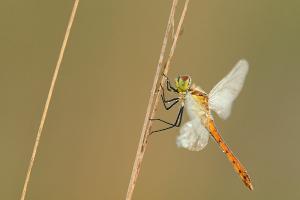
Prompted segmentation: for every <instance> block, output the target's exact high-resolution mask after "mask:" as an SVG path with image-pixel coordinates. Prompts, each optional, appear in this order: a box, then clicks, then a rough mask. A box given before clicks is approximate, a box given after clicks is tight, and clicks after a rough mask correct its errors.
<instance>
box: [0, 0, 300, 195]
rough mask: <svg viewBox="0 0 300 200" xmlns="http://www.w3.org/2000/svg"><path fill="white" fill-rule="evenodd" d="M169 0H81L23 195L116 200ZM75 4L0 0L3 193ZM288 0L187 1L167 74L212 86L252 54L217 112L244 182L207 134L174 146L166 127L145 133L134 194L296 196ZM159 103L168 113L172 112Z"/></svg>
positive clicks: (299, 4) (29, 141)
mask: <svg viewBox="0 0 300 200" xmlns="http://www.w3.org/2000/svg"><path fill="white" fill-rule="evenodd" d="M171 3H172V2H171V0H168V1H158V0H156V1H138V0H128V1H114V0H112V1H83V0H82V1H81V2H80V4H79V8H78V13H77V16H76V19H75V22H74V25H73V28H72V32H71V35H70V40H69V43H68V46H67V50H66V53H65V57H64V60H63V63H62V67H61V71H60V74H59V76H58V80H57V84H56V88H55V93H54V96H53V99H52V102H51V105H50V110H49V113H48V116H47V121H46V124H45V127H44V131H43V135H42V138H41V143H40V147H39V151H38V154H37V157H36V162H35V165H34V168H33V172H32V177H31V181H30V184H29V188H28V194H27V199H30V200H41V199H42V200H66V199H68V200H69V199H72V200H79V199H80V200H83V199H84V200H85V199H105V200H106V199H107V200H114V199H124V198H125V194H126V191H127V186H128V182H129V178H130V174H131V169H132V165H133V161H134V157H135V153H136V149H137V144H138V141H139V137H140V131H141V128H142V123H143V120H144V116H145V111H146V107H147V103H148V98H149V93H150V89H151V86H152V82H153V76H154V73H155V70H156V65H157V61H158V56H159V52H160V49H161V44H162V39H163V35H164V31H165V28H166V22H167V19H168V15H169V11H170V8H171ZM72 5H73V1H71V0H65V1H60V0H52V1H38V0H28V1H10V0H3V1H1V3H0V26H1V31H0V38H1V45H0V66H1V72H0V91H1V104H0V110H1V115H0V121H1V123H0V124H1V125H0V157H1V165H0V199H4V200H11V199H12V200H13V199H19V197H20V194H21V190H22V187H23V183H24V179H25V173H26V170H27V167H28V162H29V159H30V156H31V152H32V148H33V144H34V139H35V137H36V132H37V129H38V125H39V121H40V117H41V114H42V111H43V106H44V103H45V100H46V96H47V93H48V89H49V86H50V81H51V77H52V74H53V71H54V65H55V63H56V60H57V57H58V53H59V49H60V46H61V43H62V39H63V36H64V32H65V28H66V24H67V21H68V18H69V15H70V12H71V8H72ZM182 5H183V1H182V0H181V1H180V5H179V8H180V9H181V8H182ZM299 8H300V1H297V0H294V1H293V0H290V1H271V0H269V1H261V0H252V1H240V0H229V1H223V0H218V1H208V0H206V1H198V0H191V2H190V5H189V9H188V13H187V16H186V19H185V23H184V34H183V35H182V36H181V37H180V40H179V42H178V46H177V49H176V51H175V57H174V60H173V61H172V64H171V65H172V66H171V69H170V72H169V76H170V77H171V78H172V79H173V78H174V77H175V76H177V74H189V75H191V76H192V77H193V81H194V82H195V83H196V84H199V85H201V86H202V87H203V88H204V89H205V90H206V91H209V90H210V89H211V88H212V87H213V86H214V84H216V83H217V82H218V81H219V80H220V79H221V78H222V77H223V76H224V75H225V74H227V73H228V72H229V70H230V69H231V68H232V67H233V65H234V64H235V63H236V62H237V61H238V60H239V59H241V58H245V59H247V60H248V61H249V63H250V71H249V74H248V77H247V80H246V83H245V87H244V89H243V91H242V93H241V94H240V96H239V98H238V99H237V101H236V102H235V105H234V107H233V112H232V116H231V117H230V118H229V119H228V120H227V121H222V120H220V119H219V118H217V117H216V123H217V125H218V127H219V129H220V131H221V133H222V135H223V137H224V139H225V140H226V141H227V143H228V144H229V146H230V147H231V149H232V150H233V152H235V154H236V155H237V156H238V158H239V159H240V160H241V161H242V163H243V164H244V165H245V166H246V167H247V169H248V171H249V173H250V175H251V177H252V180H253V184H254V191H253V192H250V191H248V190H247V188H246V187H244V185H243V183H242V182H241V180H240V179H239V177H238V176H237V175H236V174H235V173H234V171H233V169H232V167H231V165H230V163H229V162H228V161H227V159H226V157H225V156H224V155H223V153H222V152H221V151H220V150H219V148H218V146H217V145H216V143H215V142H214V141H212V140H211V142H210V143H209V145H208V146H207V148H206V149H205V150H203V151H201V152H189V151H187V150H184V149H178V148H177V147H176V144H175V139H176V135H177V134H178V131H179V130H178V129H174V130H170V131H167V132H165V134H158V135H155V136H153V137H151V139H150V141H149V145H148V148H147V151H146V154H145V157H144V162H143V166H142V171H141V174H140V177H139V179H138V182H137V187H136V190H135V193H134V198H133V199H143V200H148V199H149V200H150V199H151V200H152V199H156V200H159V199H164V200H166V199H172V200H175V199H176V200H179V199H180V200H181V199H220V198H222V199H245V200H246V199H273V200H276V199H283V198H284V199H299V198H300V190H299V186H300V184H299V182H298V180H299V178H300V174H299V168H300V156H299V149H298V141H299V140H300V135H299V129H298V125H299V124H298V123H299V116H298V114H299V112H300V107H299V105H298V103H299V102H300V95H299V86H300V79H299V73H300V68H299V67H300V66H299V65H300V60H299V52H300V39H299V35H300V26H299V24H300V10H299ZM180 9H179V10H180ZM179 10H178V11H179ZM179 12H180V11H179ZM159 108H160V111H159V112H158V115H159V116H160V117H163V118H165V119H167V120H169V121H173V120H174V119H175V115H176V112H177V111H176V109H174V110H173V111H170V112H169V113H165V112H164V111H163V107H162V106H161V105H160V107H159ZM186 119H187V118H185V120H186ZM159 127H160V125H158V124H157V125H156V126H155V128H159Z"/></svg>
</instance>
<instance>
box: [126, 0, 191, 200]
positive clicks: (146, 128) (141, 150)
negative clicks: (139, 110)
mask: <svg viewBox="0 0 300 200" xmlns="http://www.w3.org/2000/svg"><path fill="white" fill-rule="evenodd" d="M177 3H178V0H173V4H172V8H171V12H170V15H169V20H168V24H167V30H166V33H165V36H164V40H163V45H162V49H161V53H160V57H159V61H158V65H157V70H156V74H155V76H154V81H153V85H152V89H151V93H150V98H149V102H148V107H147V112H146V116H145V120H144V124H143V129H142V132H141V137H140V141H139V145H138V149H137V153H136V157H135V161H134V165H133V169H132V173H131V178H130V181H129V185H128V190H127V195H126V200H131V199H132V195H133V191H134V188H135V185H136V181H137V178H138V175H139V172H140V169H141V164H142V161H143V157H144V154H145V150H146V146H147V141H148V136H149V133H150V130H151V126H152V122H151V121H150V120H149V119H150V118H154V115H155V112H156V110H157V105H158V101H159V97H160V87H158V86H159V84H158V83H160V84H163V83H164V81H165V79H164V78H163V76H161V71H162V63H163V60H164V55H165V50H166V46H167V42H168V38H169V36H170V31H171V29H172V37H173V43H172V46H171V50H170V53H169V56H168V59H167V62H166V65H165V66H164V68H163V72H164V74H167V73H168V70H169V66H170V62H171V59H172V57H173V55H174V51H175V48H176V44H177V41H178V37H179V35H180V31H181V30H182V24H183V20H184V17H185V14H186V11H187V7H188V3H189V0H186V1H185V4H184V8H183V11H182V14H181V17H180V20H179V23H178V26H177V29H176V33H175V35H174V36H173V32H174V31H173V30H174V21H175V20H174V16H175V10H176V6H177ZM153 102H154V105H153Z"/></svg>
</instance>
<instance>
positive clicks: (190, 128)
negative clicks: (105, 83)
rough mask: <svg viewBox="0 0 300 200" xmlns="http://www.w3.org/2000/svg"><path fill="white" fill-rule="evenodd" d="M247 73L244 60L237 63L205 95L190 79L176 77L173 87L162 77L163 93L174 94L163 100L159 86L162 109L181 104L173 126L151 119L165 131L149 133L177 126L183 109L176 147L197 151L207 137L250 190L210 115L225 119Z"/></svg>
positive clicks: (244, 176)
mask: <svg viewBox="0 0 300 200" xmlns="http://www.w3.org/2000/svg"><path fill="white" fill-rule="evenodd" d="M248 70H249V65H248V62H247V61H246V60H244V59H242V60H240V61H239V62H238V63H237V64H236V65H235V66H234V67H233V69H232V70H231V71H230V72H229V73H228V74H227V75H226V76H225V77H224V78H223V79H222V80H221V81H220V82H219V83H218V84H217V85H215V86H214V87H213V89H212V90H211V91H210V92H209V93H208V94H207V93H206V92H205V91H204V90H203V89H202V88H200V87H198V86H196V85H195V84H192V79H191V77H190V76H188V75H183V76H178V77H177V78H176V79H175V87H173V86H172V84H171V82H170V80H169V78H168V77H167V76H165V75H164V74H163V76H164V77H165V78H166V88H167V90H168V91H170V92H175V93H177V94H178V96H177V97H176V98H172V99H169V100H167V99H166V97H165V91H164V88H163V87H162V86H161V88H162V94H161V98H162V101H163V105H164V107H165V109H166V110H169V109H171V108H172V107H173V106H174V105H176V104H177V103H178V102H179V103H181V106H180V109H179V112H178V115H177V118H176V120H175V122H174V123H170V122H167V121H165V120H162V119H159V118H154V119H151V120H153V121H155V120H156V121H161V122H163V123H165V124H167V125H168V127H166V128H163V129H159V130H156V131H152V132H151V134H153V133H155V132H160V131H165V130H167V129H171V128H174V127H180V125H181V121H182V116H183V111H184V108H185V107H186V111H187V114H188V116H189V118H190V120H189V121H187V122H186V123H185V124H183V126H182V127H181V128H180V131H179V135H178V137H177V140H176V143H177V146H178V147H182V148H186V149H188V150H191V151H200V150H202V149H203V148H204V147H205V146H206V145H207V143H208V140H209V137H210V136H211V137H213V139H214V140H215V141H216V142H217V144H218V145H219V147H220V148H221V150H222V151H223V152H224V153H225V155H226V157H227V158H228V160H229V161H230V162H231V164H232V166H233V168H234V170H235V171H236V172H237V174H238V175H239V176H240V178H241V180H242V181H243V182H244V184H245V186H246V187H248V188H249V189H250V190H253V185H252V183H251V179H250V176H249V174H248V173H247V170H246V168H245V167H244V166H243V165H242V163H241V162H240V161H239V160H238V159H237V158H236V156H235V155H234V154H233V152H232V151H231V150H230V148H229V147H228V145H227V144H226V143H225V141H224V139H223V138H222V137H221V135H220V133H219V131H218V129H217V128H216V125H215V122H214V119H213V116H212V111H214V112H215V113H217V115H218V116H219V117H220V118H221V119H224V120H225V119H227V118H228V117H229V115H230V113H231V108H232V104H233V102H234V100H235V99H236V98H237V96H238V95H239V93H240V91H241V89H242V87H243V84H244V82H245V78H246V76H247V73H248Z"/></svg>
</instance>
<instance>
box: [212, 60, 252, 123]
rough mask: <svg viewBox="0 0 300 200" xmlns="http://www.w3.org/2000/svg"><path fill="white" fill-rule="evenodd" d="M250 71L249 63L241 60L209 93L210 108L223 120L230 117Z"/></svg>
mask: <svg viewBox="0 0 300 200" xmlns="http://www.w3.org/2000/svg"><path fill="white" fill-rule="evenodd" d="M248 69H249V66H248V62H247V61H246V60H240V61H239V62H238V63H237V64H236V65H235V66H234V68H233V69H232V70H231V71H230V72H229V74H228V75H227V76H225V77H224V78H223V79H222V80H221V81H220V82H219V83H218V84H217V85H216V86H215V87H214V88H213V89H212V90H211V92H210V93H209V95H208V97H209V98H208V104H209V107H210V109H212V110H213V111H215V112H216V113H217V114H218V115H219V116H220V117H221V118H222V119H227V118H228V117H229V115H230V113H231V106H232V103H233V101H234V100H235V99H236V97H237V96H238V95H239V93H240V91H241V89H242V87H243V84H244V81H245V78H246V75H247V73H248Z"/></svg>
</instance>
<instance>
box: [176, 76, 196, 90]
mask: <svg viewBox="0 0 300 200" xmlns="http://www.w3.org/2000/svg"><path fill="white" fill-rule="evenodd" d="M191 83H192V78H191V77H190V76H188V75H184V76H178V77H177V78H176V79H175V85H176V88H177V90H178V92H187V91H188V90H189V89H190V87H191Z"/></svg>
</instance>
